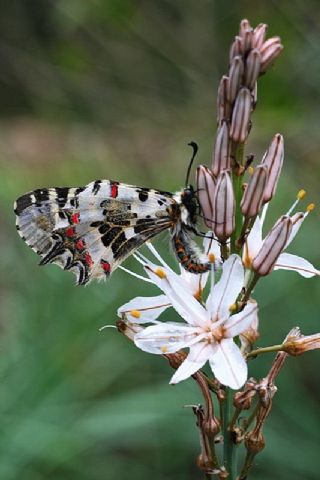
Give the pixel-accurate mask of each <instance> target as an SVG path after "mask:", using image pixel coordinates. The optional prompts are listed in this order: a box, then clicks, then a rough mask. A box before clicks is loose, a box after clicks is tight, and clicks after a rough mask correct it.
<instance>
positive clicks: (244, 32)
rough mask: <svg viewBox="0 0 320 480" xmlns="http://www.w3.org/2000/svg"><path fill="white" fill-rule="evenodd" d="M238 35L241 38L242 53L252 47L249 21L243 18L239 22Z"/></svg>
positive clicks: (251, 30)
mask: <svg viewBox="0 0 320 480" xmlns="http://www.w3.org/2000/svg"><path fill="white" fill-rule="evenodd" d="M239 36H240V37H241V38H242V40H243V53H246V52H248V51H249V50H251V48H252V38H253V29H252V27H251V25H250V23H249V21H248V20H247V19H246V18H245V19H243V20H241V22H240V30H239Z"/></svg>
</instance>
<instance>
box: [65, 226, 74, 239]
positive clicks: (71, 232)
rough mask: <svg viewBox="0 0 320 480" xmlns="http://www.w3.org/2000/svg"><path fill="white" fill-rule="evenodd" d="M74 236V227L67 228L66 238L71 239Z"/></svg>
mask: <svg viewBox="0 0 320 480" xmlns="http://www.w3.org/2000/svg"><path fill="white" fill-rule="evenodd" d="M74 235H75V230H74V227H68V228H67V229H66V236H67V237H73V236H74Z"/></svg>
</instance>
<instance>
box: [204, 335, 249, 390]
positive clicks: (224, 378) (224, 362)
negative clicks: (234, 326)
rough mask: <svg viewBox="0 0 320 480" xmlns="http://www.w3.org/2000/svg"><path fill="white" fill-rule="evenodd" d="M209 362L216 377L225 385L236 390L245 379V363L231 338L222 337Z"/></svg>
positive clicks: (246, 372)
mask: <svg viewBox="0 0 320 480" xmlns="http://www.w3.org/2000/svg"><path fill="white" fill-rule="evenodd" d="M209 362H210V366H211V369H212V371H213V373H214V375H215V376H216V378H217V379H218V380H219V382H221V383H222V384H223V385H226V386H227V387H231V388H233V389H234V390H237V389H239V388H240V387H242V385H243V384H244V383H245V381H246V380H247V376H248V367H247V363H246V361H245V359H244V358H243V356H242V354H241V352H240V349H239V347H237V345H236V344H235V343H234V341H233V340H232V339H231V338H226V339H223V340H221V342H220V343H218V344H217V345H216V349H215V351H214V353H213V354H212V355H211V357H210V358H209Z"/></svg>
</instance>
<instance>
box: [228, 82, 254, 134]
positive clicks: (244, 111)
mask: <svg viewBox="0 0 320 480" xmlns="http://www.w3.org/2000/svg"><path fill="white" fill-rule="evenodd" d="M251 107H252V98H251V94H250V90H248V89H247V88H241V90H240V91H239V93H238V96H237V98H236V101H235V104H234V109H233V114H232V120H231V128H230V137H231V138H232V140H233V141H234V142H237V143H244V142H245V140H246V138H247V136H248V131H249V122H250V113H251Z"/></svg>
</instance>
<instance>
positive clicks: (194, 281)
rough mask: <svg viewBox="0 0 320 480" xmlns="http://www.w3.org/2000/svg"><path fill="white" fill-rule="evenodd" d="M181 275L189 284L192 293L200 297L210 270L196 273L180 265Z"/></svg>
mask: <svg viewBox="0 0 320 480" xmlns="http://www.w3.org/2000/svg"><path fill="white" fill-rule="evenodd" d="M180 276H181V278H182V279H183V280H184V281H185V282H186V283H187V284H188V286H189V291H190V293H191V294H192V295H193V296H194V297H195V298H199V296H200V295H201V293H202V291H203V290H204V288H205V286H206V283H207V280H208V276H209V272H206V273H202V274H201V275H198V274H196V273H190V272H188V270H186V269H185V268H183V267H182V266H181V265H180Z"/></svg>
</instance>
